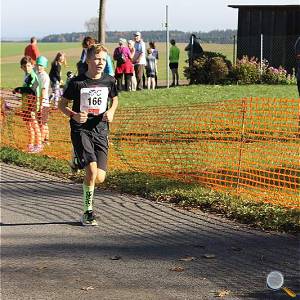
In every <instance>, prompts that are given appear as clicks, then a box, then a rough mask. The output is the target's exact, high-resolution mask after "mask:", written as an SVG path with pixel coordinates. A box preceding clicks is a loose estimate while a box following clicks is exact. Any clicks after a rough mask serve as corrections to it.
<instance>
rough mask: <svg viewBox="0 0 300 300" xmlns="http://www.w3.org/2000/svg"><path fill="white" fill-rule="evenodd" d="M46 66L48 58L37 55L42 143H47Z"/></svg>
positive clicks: (47, 92) (48, 102)
mask: <svg viewBox="0 0 300 300" xmlns="http://www.w3.org/2000/svg"><path fill="white" fill-rule="evenodd" d="M47 67H48V59H47V58H46V57H45V56H39V57H38V58H37V60H36V68H37V75H38V78H39V83H40V85H39V88H40V97H41V101H40V102H41V114H40V118H39V121H40V128H41V138H42V143H43V144H44V145H49V127H48V119H49V111H50V101H49V89H50V78H49V75H48V74H47V72H46V70H45V69H46V68H47Z"/></svg>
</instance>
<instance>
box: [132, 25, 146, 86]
mask: <svg viewBox="0 0 300 300" xmlns="http://www.w3.org/2000/svg"><path fill="white" fill-rule="evenodd" d="M134 39H135V44H134V49H135V53H134V57H133V63H134V71H135V76H136V80H137V90H142V89H143V74H144V67H145V64H146V46H145V43H144V41H143V40H142V38H141V33H140V32H139V31H137V32H136V33H135V34H134Z"/></svg>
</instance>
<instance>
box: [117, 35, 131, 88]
mask: <svg viewBox="0 0 300 300" xmlns="http://www.w3.org/2000/svg"><path fill="white" fill-rule="evenodd" d="M130 56H131V53H130V50H129V48H128V46H127V41H126V40H125V39H120V40H119V47H117V48H116V49H115V51H114V54H113V58H114V60H115V61H116V65H117V66H116V71H115V77H116V80H117V88H118V91H121V90H122V81H123V74H124V77H125V91H129V89H130V86H131V77H132V74H133V71H134V69H133V65H132V62H131V59H130Z"/></svg>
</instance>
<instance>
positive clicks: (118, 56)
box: [115, 51, 126, 66]
mask: <svg viewBox="0 0 300 300" xmlns="http://www.w3.org/2000/svg"><path fill="white" fill-rule="evenodd" d="M115 59H116V61H117V65H118V66H120V65H123V64H125V62H126V57H125V55H124V53H123V52H122V51H117V53H116V56H115Z"/></svg>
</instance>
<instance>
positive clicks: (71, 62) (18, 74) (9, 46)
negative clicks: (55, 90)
mask: <svg viewBox="0 0 300 300" xmlns="http://www.w3.org/2000/svg"><path fill="white" fill-rule="evenodd" d="M25 46H26V43H5V42H4V43H2V45H1V48H2V49H1V87H4V88H13V87H16V86H17V85H19V84H20V83H21V82H22V79H23V73H22V71H21V70H20V67H19V61H20V59H21V57H22V55H23V51H24V48H25ZM185 46H186V44H184V43H179V44H178V47H179V48H180V50H181V55H180V63H179V72H180V78H181V79H185V78H184V76H183V67H184V66H186V62H185V60H186V59H187V55H186V52H185V51H184V47H185ZM107 47H108V50H109V52H110V53H111V54H112V52H113V50H114V48H115V47H117V44H115V43H109V44H107ZM157 48H158V51H159V62H158V78H159V80H166V78H167V75H166V45H165V43H157ZM203 49H204V50H205V51H216V52H220V53H223V54H224V55H226V56H227V57H228V58H229V59H230V60H232V45H221V44H203ZM39 50H40V52H41V54H42V55H44V56H46V57H47V58H48V59H49V61H52V60H53V59H54V57H55V54H56V53H57V52H58V51H64V52H65V53H66V55H67V59H68V66H67V67H65V68H64V69H63V78H65V74H66V72H67V71H68V70H71V71H76V62H77V61H78V60H79V57H80V54H81V50H82V48H81V45H80V43H39ZM49 71H50V68H49V67H48V72H49Z"/></svg>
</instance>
